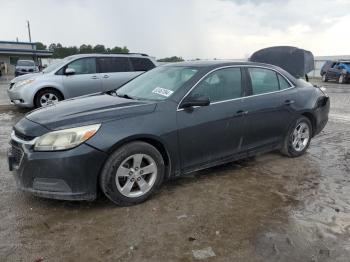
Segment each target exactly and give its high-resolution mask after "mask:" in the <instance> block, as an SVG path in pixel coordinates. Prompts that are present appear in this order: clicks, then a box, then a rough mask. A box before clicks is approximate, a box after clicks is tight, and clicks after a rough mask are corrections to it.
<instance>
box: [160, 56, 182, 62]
mask: <svg viewBox="0 0 350 262" xmlns="http://www.w3.org/2000/svg"><path fill="white" fill-rule="evenodd" d="M157 61H158V62H182V61H185V60H183V58H182V57H181V56H179V57H178V56H172V57H165V58H161V59H158V60H157Z"/></svg>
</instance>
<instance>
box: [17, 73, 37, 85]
mask: <svg viewBox="0 0 350 262" xmlns="http://www.w3.org/2000/svg"><path fill="white" fill-rule="evenodd" d="M42 75H43V74H42V73H33V74H26V75H22V76H18V77H15V78H14V79H12V80H11V83H17V82H19V81H22V80H27V79H29V78H32V79H36V78H37V77H39V76H42Z"/></svg>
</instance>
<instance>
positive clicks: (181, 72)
mask: <svg viewBox="0 0 350 262" xmlns="http://www.w3.org/2000/svg"><path fill="white" fill-rule="evenodd" d="M197 72H198V69H196V68H192V67H178V66H174V67H170V66H161V67H157V68H155V69H153V70H150V71H148V72H146V73H144V74H142V75H141V76H139V77H137V78H135V79H134V80H132V81H130V82H129V83H127V84H125V85H124V86H122V87H121V88H120V89H118V90H117V95H118V96H124V97H130V98H133V99H141V100H165V99H167V98H168V97H170V96H171V95H172V94H173V93H174V92H175V91H176V90H178V89H179V88H180V87H181V86H182V85H183V84H185V83H186V82H187V81H189V80H190V79H191V78H192V77H193V76H194V75H195V74H196V73H197Z"/></svg>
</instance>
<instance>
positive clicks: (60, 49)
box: [36, 42, 129, 58]
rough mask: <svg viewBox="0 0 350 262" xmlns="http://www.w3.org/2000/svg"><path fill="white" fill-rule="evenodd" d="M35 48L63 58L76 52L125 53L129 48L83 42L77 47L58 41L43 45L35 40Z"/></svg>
mask: <svg viewBox="0 0 350 262" xmlns="http://www.w3.org/2000/svg"><path fill="white" fill-rule="evenodd" d="M36 49H37V50H47V49H48V50H50V51H52V52H53V54H52V57H53V58H64V57H66V56H70V55H76V54H91V53H95V54H106V53H107V54H116V53H123V54H127V53H129V49H128V48H127V47H126V46H124V47H119V46H115V47H113V48H109V47H105V46H104V45H95V46H92V45H86V44H83V45H81V46H79V47H77V46H68V47H66V46H62V44H60V43H52V44H50V45H49V46H46V45H44V44H43V43H41V42H36Z"/></svg>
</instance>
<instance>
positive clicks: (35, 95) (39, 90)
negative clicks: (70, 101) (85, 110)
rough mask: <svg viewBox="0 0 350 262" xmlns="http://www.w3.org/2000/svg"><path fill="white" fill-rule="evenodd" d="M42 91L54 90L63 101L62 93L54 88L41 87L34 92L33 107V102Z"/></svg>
mask: <svg viewBox="0 0 350 262" xmlns="http://www.w3.org/2000/svg"><path fill="white" fill-rule="evenodd" d="M43 90H55V91H57V92H59V93H60V95H61V96H62V98H63V99H65V97H64V95H63V93H62V91H61V90H60V89H59V88H57V87H54V86H43V87H40V88H39V89H38V90H36V92H35V94H34V97H33V105H35V100H36V98H37V96H38V94H39V93H40V92H41V91H43Z"/></svg>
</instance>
